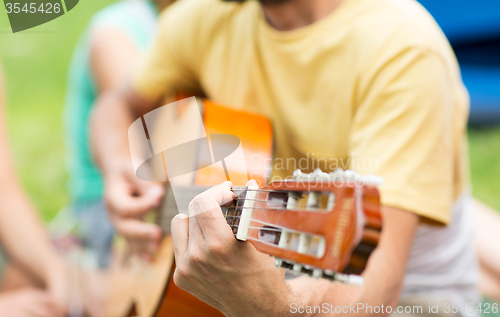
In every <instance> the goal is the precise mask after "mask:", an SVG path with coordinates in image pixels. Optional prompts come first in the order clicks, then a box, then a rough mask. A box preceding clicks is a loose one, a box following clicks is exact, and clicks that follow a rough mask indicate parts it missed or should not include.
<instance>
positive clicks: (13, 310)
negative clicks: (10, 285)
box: [0, 289, 67, 317]
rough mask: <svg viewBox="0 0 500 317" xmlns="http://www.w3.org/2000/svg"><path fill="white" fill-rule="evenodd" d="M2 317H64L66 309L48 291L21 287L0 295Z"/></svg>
mask: <svg viewBox="0 0 500 317" xmlns="http://www.w3.org/2000/svg"><path fill="white" fill-rule="evenodd" d="M0 312H1V313H2V317H65V316H66V315H67V311H66V310H65V309H64V307H62V306H61V305H59V304H58V303H57V301H56V300H55V299H54V298H52V297H51V296H50V295H49V293H48V292H44V291H41V290H37V289H22V290H19V291H12V292H7V293H5V294H2V295H0Z"/></svg>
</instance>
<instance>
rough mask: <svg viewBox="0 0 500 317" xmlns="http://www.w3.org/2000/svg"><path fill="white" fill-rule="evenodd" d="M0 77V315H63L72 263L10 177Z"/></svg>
mask: <svg viewBox="0 0 500 317" xmlns="http://www.w3.org/2000/svg"><path fill="white" fill-rule="evenodd" d="M2 80H3V78H2V76H1V71H0V178H1V180H2V181H1V182H0V316H2V317H35V316H37V317H63V316H67V314H68V313H69V312H70V311H71V308H70V307H72V306H71V301H72V300H75V298H74V297H72V295H74V293H73V291H77V292H78V291H79V290H74V289H73V288H72V286H71V272H74V271H73V270H74V268H71V267H70V266H69V265H68V264H67V263H66V261H65V260H64V259H63V258H62V257H61V256H60V255H59V254H58V253H57V251H56V249H55V248H54V247H53V245H52V243H51V241H50V239H49V236H48V235H47V233H46V232H45V230H44V228H43V224H42V222H41V221H40V219H39V218H38V216H37V213H36V211H35V209H34V208H33V206H32V204H31V203H30V201H29V199H28V198H27V197H26V195H25V194H24V192H23V190H22V189H21V185H20V184H19V181H18V179H17V177H16V174H15V167H14V164H13V162H12V159H11V157H10V153H9V152H10V151H9V147H8V144H7V136H6V126H5V122H6V120H5V117H6V113H5V112H6V110H5V109H4V105H3V103H4V101H5V99H4V98H5V97H4V91H3V81H2ZM81 294H83V293H81ZM78 300H83V297H82V298H79V299H78ZM84 301H85V306H86V307H87V310H88V313H89V314H90V315H91V316H94V317H98V316H101V313H100V312H101V310H100V308H99V306H98V305H97V304H96V303H97V302H96V301H94V299H91V298H90V297H86V299H85V300H84ZM91 302H92V304H91ZM73 307H74V306H73Z"/></svg>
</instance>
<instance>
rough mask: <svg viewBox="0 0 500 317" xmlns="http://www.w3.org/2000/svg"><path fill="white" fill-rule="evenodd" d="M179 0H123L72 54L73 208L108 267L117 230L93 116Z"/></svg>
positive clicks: (97, 20)
mask: <svg viewBox="0 0 500 317" xmlns="http://www.w3.org/2000/svg"><path fill="white" fill-rule="evenodd" d="M173 1H175V0H124V1H119V2H117V3H114V4H112V5H110V6H108V7H106V8H105V9H103V10H101V11H100V12H98V13H97V14H96V15H95V16H94V17H93V18H92V19H91V21H90V23H89V25H88V26H87V28H86V31H85V32H84V34H83V36H82V37H81V39H80V41H79V43H78V45H77V47H76V50H75V52H74V55H73V59H72V63H71V66H70V70H69V76H68V88H67V97H66V109H65V117H64V119H65V130H66V144H67V149H68V172H69V184H68V186H69V193H70V199H71V201H72V206H71V209H72V211H73V212H74V214H75V215H76V217H77V219H78V220H79V224H78V228H79V235H80V238H81V239H82V242H83V244H84V246H86V247H87V248H88V249H89V250H90V251H91V253H92V254H94V255H95V256H96V259H97V264H98V266H99V267H100V268H105V267H107V266H108V262H109V251H110V247H111V244H112V239H113V233H114V231H113V228H112V226H111V224H110V222H109V220H108V216H107V212H106V207H105V203H104V201H103V188H104V187H103V180H102V176H101V173H100V172H99V170H98V169H97V168H96V166H95V163H94V161H93V159H92V154H91V150H90V145H89V114H90V111H91V109H92V107H93V105H94V102H95V101H96V99H97V98H98V96H99V95H100V94H102V93H105V92H107V91H109V90H110V89H112V88H113V87H114V86H116V85H117V84H118V83H120V82H121V81H122V80H123V79H124V78H126V77H127V75H129V73H130V72H131V70H132V69H133V68H134V66H135V65H136V63H137V61H138V58H139V56H140V54H141V52H142V51H144V50H145V48H147V47H148V45H149V44H150V42H151V40H152V39H153V36H154V33H155V30H156V24H157V18H158V14H159V12H160V11H161V10H162V9H163V8H165V7H167V6H168V5H169V4H170V3H172V2H173Z"/></svg>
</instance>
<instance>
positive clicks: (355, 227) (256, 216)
mask: <svg viewBox="0 0 500 317" xmlns="http://www.w3.org/2000/svg"><path fill="white" fill-rule="evenodd" d="M381 183H382V179H381V178H380V177H376V176H360V175H359V174H357V173H355V172H352V171H343V170H340V169H339V170H336V171H335V172H333V173H330V174H327V173H323V172H322V171H321V170H319V169H317V170H316V171H314V172H313V173H311V174H303V173H301V172H300V170H297V171H295V173H294V178H293V179H290V180H286V181H280V182H273V183H271V184H269V185H267V186H265V187H263V188H260V189H259V188H246V187H235V188H233V191H234V192H235V195H236V198H235V201H234V203H233V205H232V206H230V207H228V208H227V209H226V211H225V213H226V219H227V222H228V224H229V225H230V226H231V228H232V229H233V233H234V234H235V236H236V238H237V239H239V240H242V241H250V242H251V243H252V244H253V245H254V246H255V247H256V248H257V250H259V251H260V252H263V253H266V254H270V255H272V256H274V257H276V265H277V266H278V267H285V268H287V269H289V270H291V271H292V272H294V273H296V274H306V275H309V276H312V277H315V278H320V277H321V278H327V279H330V280H335V281H340V282H345V283H351V284H360V283H362V278H361V277H359V276H353V275H346V274H340V273H339V272H342V271H343V270H344V269H345V268H346V267H347V265H348V264H349V261H350V259H351V254H352V253H353V250H354V248H355V247H356V246H357V245H358V243H359V242H360V241H361V239H362V238H363V228H364V227H365V225H366V226H375V227H378V228H380V225H381V219H380V213H379V210H378V207H379V194H378V190H377V188H376V186H378V185H380V184H381Z"/></svg>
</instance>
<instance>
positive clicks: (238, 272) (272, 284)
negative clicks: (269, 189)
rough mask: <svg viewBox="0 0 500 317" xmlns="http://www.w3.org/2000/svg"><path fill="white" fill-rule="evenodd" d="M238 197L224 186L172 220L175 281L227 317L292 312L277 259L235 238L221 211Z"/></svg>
mask: <svg viewBox="0 0 500 317" xmlns="http://www.w3.org/2000/svg"><path fill="white" fill-rule="evenodd" d="M251 182H252V181H251ZM248 185H253V183H249V184H248ZM233 198H234V194H233V193H232V192H231V182H225V183H223V184H221V185H218V186H215V187H213V188H211V189H209V190H207V191H206V192H204V193H202V194H200V195H198V196H196V197H195V198H194V199H193V201H192V202H191V204H190V205H189V217H187V216H186V215H182V214H179V215H177V216H176V217H175V218H174V219H173V220H172V239H173V242H174V252H175V262H176V266H177V269H176V271H175V274H174V282H175V284H176V285H177V286H179V287H180V288H182V289H184V290H186V291H188V292H190V293H192V294H193V295H195V296H196V297H198V298H199V299H201V300H203V301H204V302H206V303H208V304H210V305H212V306H213V307H215V308H217V309H219V310H220V311H221V312H223V313H224V314H226V316H240V317H241V316H272V315H273V314H272V310H273V309H277V308H282V307H287V305H288V301H289V298H290V296H291V294H290V293H291V290H290V288H289V287H288V286H287V283H286V282H285V278H284V270H277V269H276V268H275V266H274V260H273V258H272V257H270V256H269V255H265V254H262V253H260V252H258V251H257V250H256V249H255V248H254V247H253V245H252V244H250V243H248V242H241V241H238V240H236V239H235V237H234V235H233V233H232V231H231V228H230V227H229V226H228V225H227V223H226V220H225V219H224V217H223V215H222V211H221V208H220V206H222V205H224V204H227V203H229V202H231V201H232V200H233ZM250 298H251V300H248V299H250ZM255 303H259V305H255ZM279 304H281V305H279ZM276 313H277V314H279V313H281V312H276ZM281 315H283V314H281Z"/></svg>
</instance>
